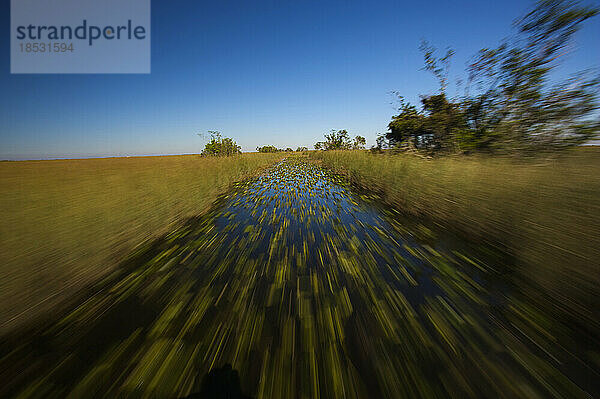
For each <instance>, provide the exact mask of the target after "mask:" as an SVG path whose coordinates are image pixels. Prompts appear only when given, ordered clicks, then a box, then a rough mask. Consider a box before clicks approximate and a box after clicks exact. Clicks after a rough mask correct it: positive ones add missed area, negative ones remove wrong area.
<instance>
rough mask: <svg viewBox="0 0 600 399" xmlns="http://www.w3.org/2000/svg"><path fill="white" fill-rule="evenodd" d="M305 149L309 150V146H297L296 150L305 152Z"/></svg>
mask: <svg viewBox="0 0 600 399" xmlns="http://www.w3.org/2000/svg"><path fill="white" fill-rule="evenodd" d="M304 151H308V148H306V147H298V148H296V152H304Z"/></svg>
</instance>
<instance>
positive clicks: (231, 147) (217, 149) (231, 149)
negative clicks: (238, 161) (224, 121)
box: [198, 130, 242, 156]
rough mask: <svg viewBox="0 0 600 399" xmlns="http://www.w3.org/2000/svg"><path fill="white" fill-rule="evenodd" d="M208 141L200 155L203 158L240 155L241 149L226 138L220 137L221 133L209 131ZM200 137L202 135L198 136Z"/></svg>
mask: <svg viewBox="0 0 600 399" xmlns="http://www.w3.org/2000/svg"><path fill="white" fill-rule="evenodd" d="M208 133H209V134H210V137H211V138H210V141H209V142H208V143H206V145H205V146H204V150H203V151H202V155H204V156H231V155H235V154H239V153H241V148H242V147H240V146H239V145H237V143H236V142H235V141H234V140H233V139H230V138H228V137H221V132H218V131H215V130H209V131H208ZM198 135H199V136H201V137H202V134H198Z"/></svg>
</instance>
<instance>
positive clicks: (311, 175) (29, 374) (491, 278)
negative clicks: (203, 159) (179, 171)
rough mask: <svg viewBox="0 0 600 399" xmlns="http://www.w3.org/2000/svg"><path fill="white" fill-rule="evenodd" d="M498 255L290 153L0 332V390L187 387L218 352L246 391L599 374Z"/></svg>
mask: <svg viewBox="0 0 600 399" xmlns="http://www.w3.org/2000/svg"><path fill="white" fill-rule="evenodd" d="M512 262H513V258H512V257H511V256H510V254H509V253H507V252H506V251H505V250H503V249H502V248H492V247H489V246H484V245H483V244H477V245H475V244H466V243H464V242H461V240H459V239H458V238H457V237H454V236H452V235H450V234H449V233H443V232H440V231H437V230H436V229H435V228H434V227H432V226H426V225H424V224H422V223H417V222H408V221H406V220H404V219H403V218H401V217H400V215H395V214H390V213H389V212H385V211H384V210H382V209H380V208H379V207H378V205H377V202H376V201H373V200H371V198H370V196H368V195H360V194H354V193H352V192H351V191H350V190H349V189H348V188H347V187H345V183H344V181H343V180H342V179H340V178H338V177H335V176H331V175H329V174H328V173H326V172H325V171H324V170H323V169H321V168H320V167H319V166H316V165H314V164H311V163H307V162H305V161H303V160H300V159H294V158H288V159H286V160H284V161H282V162H280V163H278V164H277V165H275V166H274V167H273V168H272V169H270V170H269V171H268V172H266V173H265V174H263V175H262V176H260V177H259V178H257V179H255V180H253V181H250V182H247V183H244V184H240V185H238V186H237V187H236V188H235V190H233V191H232V192H230V193H229V194H228V195H226V196H224V197H223V198H221V199H220V200H219V201H218V203H217V205H216V206H215V208H214V209H213V210H212V211H211V212H209V213H208V214H207V215H205V216H203V217H201V218H196V219H193V220H191V221H190V222H189V223H187V224H186V225H185V226H184V227H182V228H181V229H179V230H177V231H175V232H173V233H171V234H169V235H166V236H164V237H163V238H161V239H158V240H156V241H154V242H152V243H150V244H147V245H146V246H145V247H143V248H141V249H139V250H138V251H137V252H136V253H134V254H132V255H131V257H130V258H129V259H128V261H127V262H126V263H125V264H124V265H122V267H121V268H120V269H119V270H118V271H117V272H115V273H113V274H112V275H110V276H108V277H107V278H105V279H104V280H103V281H102V282H100V283H99V284H98V285H97V287H95V289H94V290H93V292H91V293H90V295H89V296H88V297H87V299H86V300H85V301H83V302H82V303H81V304H80V306H78V307H76V308H75V309H72V311H69V312H67V313H66V314H64V315H62V316H60V318H59V319H58V320H57V321H56V322H53V323H50V324H49V325H47V326H44V327H43V328H42V327H39V329H38V330H35V329H34V330H32V331H23V332H21V333H19V334H18V335H15V336H14V337H9V338H8V339H7V340H6V341H4V342H3V343H2V347H1V348H0V349H1V352H0V354H1V356H2V359H1V360H0V379H1V380H2V381H3V384H4V385H3V386H2V387H1V388H0V395H2V396H5V395H19V397H23V398H27V397H89V396H91V395H90V393H92V392H95V393H98V395H99V396H102V395H105V396H106V397H116V396H123V395H129V396H132V397H165V398H166V397H177V396H185V395H188V394H190V393H192V392H196V391H197V390H198V389H199V386H200V382H201V378H202V376H203V375H204V374H206V373H207V372H208V371H209V370H211V369H214V368H217V367H221V366H223V365H224V364H227V363H229V364H231V365H232V367H233V369H235V370H238V371H239V376H240V381H241V387H242V390H243V391H244V392H245V393H247V394H249V395H251V396H252V397H257V398H341V397H347V398H358V397H361V398H383V397H386V398H399V397H411V398H414V397H448V396H450V397H457V398H458V397H550V396H555V397H558V396H562V397H588V396H590V395H592V394H593V392H594V390H595V392H598V386H597V384H598V378H597V376H596V375H595V374H594V372H593V370H591V369H590V368H589V367H588V366H586V364H585V362H584V361H583V360H581V357H580V356H581V354H580V353H574V352H572V351H571V350H567V349H566V347H565V346H563V345H556V342H555V337H553V336H552V335H551V334H550V333H549V330H548V329H547V325H548V323H549V320H551V315H547V314H542V313H541V310H540V309H538V308H536V307H535V306H533V305H531V304H529V303H526V302H523V301H522V299H521V298H526V296H523V295H520V293H519V292H516V291H515V290H516V288H515V286H514V285H512V284H511V270H512V269H511V263H512ZM572 337H573V339H575V338H576V335H573V336H572Z"/></svg>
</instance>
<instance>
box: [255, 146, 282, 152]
mask: <svg viewBox="0 0 600 399" xmlns="http://www.w3.org/2000/svg"><path fill="white" fill-rule="evenodd" d="M256 151H258V152H279V151H281V150H280V149H279V148H277V147H275V146H273V145H264V146H262V147H256Z"/></svg>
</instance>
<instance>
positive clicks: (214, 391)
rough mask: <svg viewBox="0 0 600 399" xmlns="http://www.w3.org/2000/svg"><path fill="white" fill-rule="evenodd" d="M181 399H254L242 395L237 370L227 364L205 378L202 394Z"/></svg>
mask: <svg viewBox="0 0 600 399" xmlns="http://www.w3.org/2000/svg"><path fill="white" fill-rule="evenodd" d="M181 399H252V398H251V397H250V396H247V395H244V394H243V393H242V388H241V386H240V376H239V374H238V372H237V370H234V369H232V368H231V365H230V364H226V365H224V366H223V367H221V368H218V369H212V370H211V371H210V372H208V373H207V374H206V375H205V376H204V378H202V386H201V387H200V392H197V393H193V394H191V395H189V396H186V397H185V398H181Z"/></svg>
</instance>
